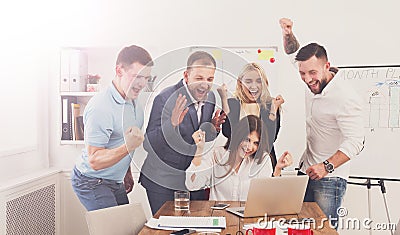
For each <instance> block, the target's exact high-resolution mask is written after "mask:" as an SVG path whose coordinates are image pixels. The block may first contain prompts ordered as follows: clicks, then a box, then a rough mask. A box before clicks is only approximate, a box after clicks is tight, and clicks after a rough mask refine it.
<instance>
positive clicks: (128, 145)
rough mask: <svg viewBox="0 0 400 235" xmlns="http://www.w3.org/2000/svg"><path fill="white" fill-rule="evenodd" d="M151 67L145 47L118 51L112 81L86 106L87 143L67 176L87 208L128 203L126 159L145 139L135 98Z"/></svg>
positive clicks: (129, 182) (129, 180)
mask: <svg viewBox="0 0 400 235" xmlns="http://www.w3.org/2000/svg"><path fill="white" fill-rule="evenodd" d="M151 66H153V62H152V59H151V56H150V55H149V53H148V52H147V51H146V50H145V49H143V48H141V47H138V46H134V45H132V46H130V47H125V48H124V49H122V51H121V52H120V53H119V55H118V58H117V62H116V67H115V72H116V75H115V78H114V79H113V81H112V84H111V85H110V86H109V87H108V89H106V90H104V91H102V92H100V93H99V94H97V95H95V96H94V97H93V98H92V99H90V101H89V103H88V104H87V106H86V108H85V112H84V115H83V116H84V126H85V148H84V149H83V151H82V154H81V156H79V157H78V159H77V162H76V164H75V167H74V169H73V172H72V177H71V178H72V180H71V181H72V187H73V189H74V191H75V193H76V195H77V196H78V198H79V200H80V201H81V203H82V204H83V205H84V206H85V208H86V209H87V210H88V211H91V210H97V209H101V208H106V207H112V206H117V205H122V204H128V203H129V201H128V197H127V192H130V191H131V190H132V187H133V179H132V174H131V171H130V163H131V160H132V155H133V152H134V150H135V149H136V148H137V147H138V146H140V145H141V144H142V142H143V140H144V137H143V133H142V131H141V128H142V126H143V118H144V117H143V115H144V114H143V109H142V108H141V107H139V106H138V103H137V102H136V101H135V99H136V98H137V97H138V95H139V93H140V91H141V90H142V89H143V88H144V87H145V86H146V83H147V81H148V79H149V78H150V77H151V76H150V73H151ZM124 177H125V182H126V183H125V185H124Z"/></svg>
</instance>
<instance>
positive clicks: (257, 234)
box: [246, 228, 276, 235]
mask: <svg viewBox="0 0 400 235" xmlns="http://www.w3.org/2000/svg"><path fill="white" fill-rule="evenodd" d="M249 231H251V232H252V234H253V235H275V233H276V228H251V229H247V231H246V235H248V234H249Z"/></svg>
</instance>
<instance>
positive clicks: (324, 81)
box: [308, 77, 328, 94]
mask: <svg viewBox="0 0 400 235" xmlns="http://www.w3.org/2000/svg"><path fill="white" fill-rule="evenodd" d="M318 84H319V86H318V88H319V89H318V91H313V90H312V88H311V87H310V86H308V88H310V90H311V92H312V93H314V94H321V92H322V90H324V88H325V87H326V85H328V79H327V78H326V77H324V78H323V79H321V81H318Z"/></svg>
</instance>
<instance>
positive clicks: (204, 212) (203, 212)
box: [139, 201, 338, 235]
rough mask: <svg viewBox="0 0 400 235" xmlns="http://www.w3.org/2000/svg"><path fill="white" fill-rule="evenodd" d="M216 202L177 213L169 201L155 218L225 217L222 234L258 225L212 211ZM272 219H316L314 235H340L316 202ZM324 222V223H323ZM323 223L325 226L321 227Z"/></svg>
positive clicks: (253, 220) (195, 203)
mask: <svg viewBox="0 0 400 235" xmlns="http://www.w3.org/2000/svg"><path fill="white" fill-rule="evenodd" d="M216 203H217V202H216V201H191V202H190V211H175V209H174V202H173V201H168V202H166V203H165V204H164V205H163V206H162V207H161V208H160V210H158V211H157V213H156V214H155V215H154V217H155V218H159V216H160V215H173V216H225V218H226V229H224V230H222V232H221V234H236V232H237V231H238V230H239V229H241V231H242V232H244V233H245V230H243V229H242V228H243V225H244V224H249V223H256V222H257V221H258V219H259V218H246V219H243V218H240V217H238V216H236V215H233V214H231V213H229V212H227V211H225V210H214V209H211V208H210V207H211V206H213V205H214V204H216ZM224 203H229V204H231V207H238V206H244V202H237V201H234V202H224ZM272 218H275V220H278V219H280V218H285V219H287V220H290V219H293V218H296V219H300V218H314V219H315V221H316V225H315V229H313V230H314V235H319V234H324V235H325V234H326V235H331V234H335V235H336V234H338V233H337V232H336V230H334V229H332V228H330V227H329V223H328V221H327V220H326V219H325V220H323V219H324V218H326V216H325V214H324V213H323V212H322V210H321V208H319V206H318V204H317V203H315V202H304V203H303V207H302V208H301V211H300V213H299V214H297V215H296V214H295V215H284V216H268V220H271V219H272ZM323 221H324V222H323ZM322 222H323V226H322V225H321V224H322ZM170 233H171V231H166V230H156V229H150V228H148V227H146V226H144V227H143V229H142V230H141V231H140V233H139V234H140V235H145V234H158V235H165V234H170Z"/></svg>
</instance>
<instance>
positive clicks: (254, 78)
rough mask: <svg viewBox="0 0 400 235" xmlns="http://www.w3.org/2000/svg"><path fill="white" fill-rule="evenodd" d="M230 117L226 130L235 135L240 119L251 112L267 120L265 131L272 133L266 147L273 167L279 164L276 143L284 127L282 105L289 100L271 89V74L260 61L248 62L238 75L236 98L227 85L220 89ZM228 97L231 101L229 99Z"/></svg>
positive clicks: (225, 126) (228, 135)
mask: <svg viewBox="0 0 400 235" xmlns="http://www.w3.org/2000/svg"><path fill="white" fill-rule="evenodd" d="M219 93H220V96H221V99H222V100H225V101H223V104H224V102H225V104H226V103H227V105H228V107H225V108H224V111H225V113H227V115H228V117H227V118H226V120H225V123H223V125H222V133H223V134H224V136H225V137H227V138H228V139H230V138H231V133H232V129H233V128H235V125H237V123H238V122H239V120H240V119H242V118H243V117H245V116H247V115H255V116H257V117H259V118H260V119H261V120H262V121H263V122H264V123H265V125H264V131H265V130H266V132H267V134H268V140H269V141H268V143H267V146H266V149H263V151H266V152H268V153H270V155H271V161H272V167H273V168H275V165H276V162H277V161H276V154H275V149H274V146H273V143H274V142H275V140H276V138H277V136H278V132H279V128H280V106H281V105H282V104H283V103H284V102H285V101H284V99H283V98H282V96H281V95H278V96H277V97H276V98H273V97H271V94H270V92H269V90H268V78H267V75H266V74H265V72H264V70H263V68H262V67H261V66H260V65H258V64H256V63H249V64H246V65H245V66H244V68H243V70H242V72H241V73H240V75H239V77H238V79H237V85H236V92H235V97H234V98H229V99H227V94H226V89H225V90H219ZM226 99H227V102H226Z"/></svg>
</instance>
